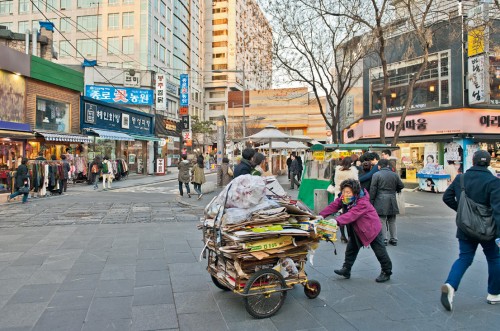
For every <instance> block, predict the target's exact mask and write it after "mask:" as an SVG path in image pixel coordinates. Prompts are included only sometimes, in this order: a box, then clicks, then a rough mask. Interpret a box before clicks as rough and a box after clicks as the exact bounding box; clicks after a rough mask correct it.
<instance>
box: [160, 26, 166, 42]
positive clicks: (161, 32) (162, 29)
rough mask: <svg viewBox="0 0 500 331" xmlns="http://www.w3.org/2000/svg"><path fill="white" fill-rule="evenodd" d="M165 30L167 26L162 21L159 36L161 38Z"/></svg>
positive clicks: (163, 36) (163, 37)
mask: <svg viewBox="0 0 500 331" xmlns="http://www.w3.org/2000/svg"><path fill="white" fill-rule="evenodd" d="M166 32H167V27H166V26H165V25H164V24H163V23H160V37H161V39H163V40H165V34H166Z"/></svg>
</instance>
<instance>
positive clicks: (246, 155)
mask: <svg viewBox="0 0 500 331" xmlns="http://www.w3.org/2000/svg"><path fill="white" fill-rule="evenodd" d="M241 155H242V156H243V158H242V159H241V161H240V163H239V164H238V165H237V166H236V167H235V168H234V178H236V177H238V176H241V175H250V174H251V172H252V169H253V165H252V162H251V160H252V158H253V156H254V155H255V150H253V149H251V148H245V149H244V150H243V153H241Z"/></svg>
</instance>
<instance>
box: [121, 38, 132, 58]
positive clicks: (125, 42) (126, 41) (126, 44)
mask: <svg viewBox="0 0 500 331" xmlns="http://www.w3.org/2000/svg"><path fill="white" fill-rule="evenodd" d="M122 46H123V47H122V51H123V54H134V36H125V37H123V39H122Z"/></svg>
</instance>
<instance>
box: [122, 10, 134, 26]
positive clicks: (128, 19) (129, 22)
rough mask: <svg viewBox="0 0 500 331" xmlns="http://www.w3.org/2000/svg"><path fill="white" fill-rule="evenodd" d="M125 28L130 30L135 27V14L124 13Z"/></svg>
mask: <svg viewBox="0 0 500 331" xmlns="http://www.w3.org/2000/svg"><path fill="white" fill-rule="evenodd" d="M122 19H123V28H124V29H130V28H133V27H134V12H127V13H123V18H122Z"/></svg>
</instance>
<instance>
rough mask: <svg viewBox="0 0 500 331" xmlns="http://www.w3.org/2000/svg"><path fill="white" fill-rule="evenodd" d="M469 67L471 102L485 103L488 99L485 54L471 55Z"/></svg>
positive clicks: (468, 62) (471, 103) (468, 61)
mask: <svg viewBox="0 0 500 331" xmlns="http://www.w3.org/2000/svg"><path fill="white" fill-rule="evenodd" d="M467 64H468V68H469V81H468V85H469V104H470V105H473V104H477V103H484V102H485V101H486V91H485V90H486V79H485V75H486V72H487V71H486V70H485V67H484V66H485V63H484V55H478V56H474V57H470V58H469V59H468V60H467Z"/></svg>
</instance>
